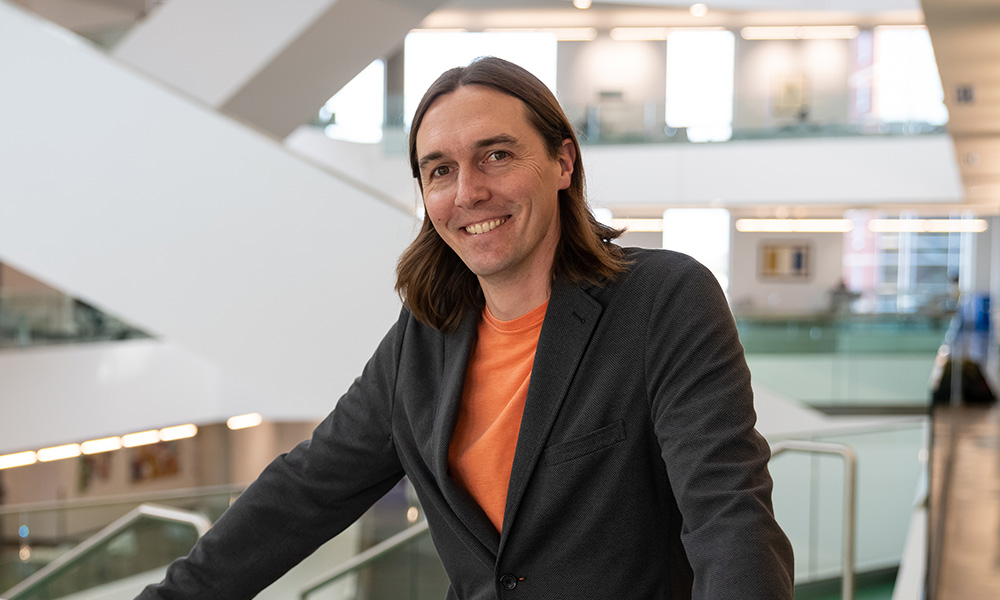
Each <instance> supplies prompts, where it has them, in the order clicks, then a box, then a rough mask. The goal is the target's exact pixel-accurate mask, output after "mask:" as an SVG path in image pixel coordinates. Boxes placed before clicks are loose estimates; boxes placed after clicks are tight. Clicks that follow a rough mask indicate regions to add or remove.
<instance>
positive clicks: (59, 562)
mask: <svg viewBox="0 0 1000 600" xmlns="http://www.w3.org/2000/svg"><path fill="white" fill-rule="evenodd" d="M144 517H152V518H154V519H158V520H161V521H169V522H173V523H187V524H189V525H191V526H193V527H194V529H195V531H196V532H197V534H198V537H199V538H200V537H201V536H203V535H205V533H206V532H207V531H208V530H209V529H211V527H212V522H211V521H209V520H208V519H207V518H205V516H204V515H201V514H199V513H195V512H191V511H188V510H180V509H178V508H170V507H168V506H157V505H154V504H143V505H142V506H139V507H136V508H135V509H133V510H132V511H130V512H129V513H128V514H126V515H125V516H123V517H121V518H120V519H118V520H117V521H114V522H113V523H111V524H110V525H108V526H107V527H105V528H104V529H102V530H100V531H98V532H97V533H95V534H94V535H92V536H90V537H89V538H87V539H86V540H84V541H83V542H81V543H80V544H78V545H77V546H75V547H74V548H73V549H72V550H70V551H69V552H67V553H65V554H63V555H62V556H60V557H59V558H57V559H55V560H54V561H52V562H51V563H49V564H47V565H45V566H44V567H42V568H41V569H39V570H38V571H37V572H36V573H34V574H33V575H31V576H30V577H28V578H27V579H25V580H24V581H22V582H20V583H18V584H17V585H15V586H14V587H12V588H10V589H9V590H7V591H6V592H4V593H3V596H0V600H5V599H7V598H12V597H14V596H16V595H17V594H20V593H21V592H23V591H25V590H27V589H29V588H31V587H33V586H34V585H36V584H38V583H39V582H40V581H43V580H44V579H46V578H47V577H49V576H51V575H52V574H53V573H56V572H58V571H59V570H60V569H62V568H63V567H64V566H66V565H67V564H69V563H71V562H72V561H74V560H76V559H77V558H78V557H80V556H82V555H84V554H86V553H87V552H89V551H90V550H92V549H93V548H95V547H96V546H98V545H99V544H101V543H102V542H104V541H106V540H108V539H110V538H112V537H114V536H115V535H117V534H118V533H120V532H121V531H122V530H124V529H125V528H127V527H128V526H129V525H131V524H132V523H134V522H136V521H138V520H139V519H142V518H144Z"/></svg>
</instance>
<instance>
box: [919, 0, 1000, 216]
mask: <svg viewBox="0 0 1000 600" xmlns="http://www.w3.org/2000/svg"><path fill="white" fill-rule="evenodd" d="M923 4H924V11H925V13H926V20H927V28H928V30H929V31H930V34H931V40H932V42H933V44H934V54H935V57H936V58H937V62H938V71H939V72H940V73H941V83H942V85H943V87H944V92H945V104H946V105H947V106H948V115H949V120H948V131H949V132H950V133H951V137H952V139H953V140H954V142H955V155H956V157H957V158H958V165H959V170H960V172H961V173H962V181H963V183H964V184H965V186H966V199H967V200H968V201H969V202H970V203H972V204H979V205H982V204H988V205H992V206H1000V2H997V1H996V0H924V1H923ZM960 89H967V90H970V91H971V98H969V100H970V101H969V102H960V100H959V94H960Z"/></svg>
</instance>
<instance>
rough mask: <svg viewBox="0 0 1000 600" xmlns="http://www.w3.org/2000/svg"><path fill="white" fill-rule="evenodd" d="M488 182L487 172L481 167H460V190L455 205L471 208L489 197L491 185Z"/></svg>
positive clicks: (456, 195)
mask: <svg viewBox="0 0 1000 600" xmlns="http://www.w3.org/2000/svg"><path fill="white" fill-rule="evenodd" d="M486 183H487V182H486V174H485V173H483V172H482V171H480V170H479V169H475V168H465V169H460V170H459V172H458V190H457V193H456V194H455V205H456V206H460V207H462V208H471V207H473V206H475V205H476V204H479V203H480V202H482V201H483V200H486V199H487V198H489V195H490V194H489V187H488V186H487V185H486Z"/></svg>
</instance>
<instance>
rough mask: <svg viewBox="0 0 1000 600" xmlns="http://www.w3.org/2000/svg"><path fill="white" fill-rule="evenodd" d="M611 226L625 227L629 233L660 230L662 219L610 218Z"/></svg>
mask: <svg viewBox="0 0 1000 600" xmlns="http://www.w3.org/2000/svg"><path fill="white" fill-rule="evenodd" d="M611 226H612V227H614V228H616V229H627V230H628V231H629V232H631V233H637V232H662V231H663V219H612V220H611Z"/></svg>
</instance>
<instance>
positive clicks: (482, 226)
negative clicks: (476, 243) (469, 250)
mask: <svg viewBox="0 0 1000 600" xmlns="http://www.w3.org/2000/svg"><path fill="white" fill-rule="evenodd" d="M508 218H509V217H502V218H500V219H490V220H489V221H483V222H482V223H475V224H473V225H468V226H466V227H465V231H466V232H468V233H471V234H472V235H479V234H480V233H487V232H490V231H493V230H494V229H496V228H497V227H499V226H501V225H503V224H504V223H506V222H507V219H508Z"/></svg>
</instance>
